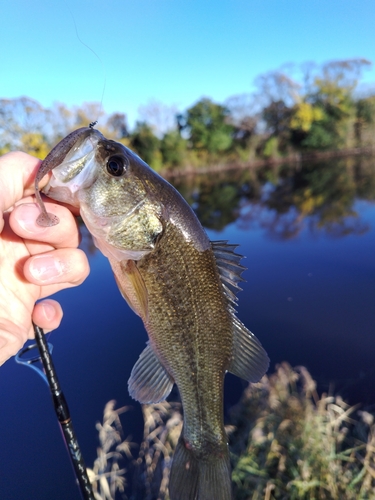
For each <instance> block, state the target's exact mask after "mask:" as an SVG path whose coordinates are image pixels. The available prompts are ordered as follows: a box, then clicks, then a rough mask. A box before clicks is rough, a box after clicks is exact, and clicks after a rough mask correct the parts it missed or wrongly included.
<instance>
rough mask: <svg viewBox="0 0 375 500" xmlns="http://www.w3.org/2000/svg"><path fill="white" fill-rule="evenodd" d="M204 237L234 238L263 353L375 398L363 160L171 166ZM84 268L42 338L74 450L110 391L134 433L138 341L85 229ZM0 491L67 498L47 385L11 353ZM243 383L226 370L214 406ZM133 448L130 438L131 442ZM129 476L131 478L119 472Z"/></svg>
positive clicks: (372, 164) (369, 221) (368, 188)
mask: <svg viewBox="0 0 375 500" xmlns="http://www.w3.org/2000/svg"><path fill="white" fill-rule="evenodd" d="M172 183H174V184H175V185H176V187H177V188H178V189H179V190H180V191H181V193H182V194H183V195H184V197H185V198H186V199H187V200H188V201H189V203H191V205H192V206H193V208H194V210H195V211H196V213H197V215H198V217H199V218H200V220H201V222H202V223H203V225H204V226H205V228H206V229H207V232H208V234H209V237H210V238H211V239H212V240H216V239H220V240H223V239H225V240H226V239H227V240H229V241H230V242H232V243H238V244H239V245H240V246H239V248H238V252H239V253H241V254H243V255H245V256H246V259H244V261H243V264H244V265H246V266H247V268H248V269H247V271H246V272H245V273H244V278H245V279H246V280H247V281H246V282H245V283H243V286H242V288H243V291H242V292H241V293H240V294H239V305H238V315H239V317H240V319H241V320H242V321H243V322H244V323H245V324H246V326H248V328H250V329H251V330H252V331H253V332H254V333H255V334H256V335H257V337H258V338H259V339H260V341H261V342H262V344H263V346H264V347H265V349H266V350H267V352H268V354H269V357H270V359H271V366H270V372H273V371H274V368H275V365H276V364H277V363H280V362H282V361H284V360H285V361H288V362H289V363H290V364H291V365H292V366H297V365H304V366H306V367H307V368H308V369H309V371H310V372H311V374H312V376H313V378H314V379H315V380H316V381H317V382H318V389H319V391H334V392H336V393H337V392H340V393H341V394H342V395H343V397H344V398H345V399H346V400H347V401H349V402H350V403H351V404H356V403H362V405H363V406H366V408H368V409H370V410H371V409H374V408H375V392H374V387H375V365H374V355H375V339H374V333H375V332H374V330H375V327H374V325H375V258H374V255H375V159H374V158H371V157H355V158H346V159H339V160H329V161H324V162H314V163H301V164H300V165H297V166H296V165H281V166H278V167H274V168H271V167H270V168H268V169H263V170H261V171H252V170H241V171H231V172H226V173H225V172H222V173H215V174H211V175H204V176H195V177H191V178H188V179H183V178H177V179H175V180H174V181H173V180H172ZM82 247H83V248H84V249H85V250H86V251H87V253H88V255H89V258H90V263H91V268H92V271H91V274H90V277H89V278H88V279H87V281H86V282H85V283H84V284H83V285H82V286H80V287H79V288H76V289H71V290H66V291H64V292H61V293H59V295H58V298H59V300H60V302H61V304H62V305H63V308H64V311H65V316H64V319H63V322H62V325H61V327H60V328H59V329H58V330H57V331H56V332H53V333H52V334H51V335H50V336H49V340H50V342H52V344H53V345H54V351H53V359H54V362H55V366H56V369H57V372H58V375H59V379H60V382H61V385H62V388H63V390H64V393H65V395H66V397H67V400H68V404H69V407H70V410H71V414H72V418H73V423H74V426H75V429H76V432H77V435H78V439H79V442H80V445H81V448H82V451H83V454H84V457H85V461H86V464H87V465H88V466H92V464H93V461H94V459H95V458H96V448H97V446H98V438H97V430H96V428H95V424H96V422H98V421H101V419H102V414H103V409H104V406H105V404H106V403H107V402H108V401H109V400H112V399H114V400H116V401H117V405H118V406H119V407H120V406H124V405H130V406H132V409H131V410H129V411H128V412H126V413H125V414H124V415H123V417H122V424H123V427H124V430H125V433H126V434H131V435H132V441H134V442H138V443H139V442H140V439H141V436H142V428H143V424H142V414H141V410H140V405H139V404H138V403H136V402H134V401H132V400H131V399H130V397H129V395H128V390H127V380H128V378H129V375H130V371H131V369H132V367H133V365H134V363H135V362H136V360H137V359H138V356H139V354H140V353H141V351H142V350H143V348H144V345H145V342H146V340H147V336H146V333H145V331H144V328H143V325H142V323H141V321H140V320H139V318H138V317H137V316H135V314H134V313H133V312H132V311H130V309H129V308H128V306H127V305H126V303H125V302H124V300H123V299H122V297H121V296H120V294H119V292H118V290H117V287H116V284H115V281H114V279H113V276H112V272H111V270H110V267H109V265H108V263H107V261H106V259H105V258H104V257H103V256H102V255H101V254H99V252H97V251H95V250H94V248H93V245H92V242H91V240H90V238H89V236H88V235H87V234H84V238H83V241H82ZM0 370H1V378H0V395H1V399H2V411H1V413H0V426H1V447H0V464H1V466H0V492H1V493H0V497H1V499H2V500H12V499H16V498H33V499H34V498H35V499H38V500H50V499H54V500H66V499H68V498H69V499H71V500H74V499H76V498H77V499H79V498H80V497H79V493H78V491H77V488H76V486H75V483H74V478H73V473H72V471H71V469H70V464H69V460H68V456H67V453H66V450H64V445H63V442H62V438H61V436H60V434H59V430H58V424H57V421H56V417H55V414H54V411H53V408H52V404H51V400H50V396H49V392H48V389H47V386H46V385H45V384H44V383H43V382H42V380H41V379H40V378H39V377H37V375H36V374H34V373H33V372H32V371H31V370H29V369H28V368H25V367H22V366H20V365H17V364H16V363H15V362H14V360H10V361H8V362H7V363H6V364H5V365H4V366H2V367H1V369H0ZM244 387H245V383H244V382H243V381H241V380H239V379H237V378H235V377H233V376H228V377H227V380H226V398H225V408H226V410H227V409H228V408H229V407H230V406H232V405H233V404H235V403H236V402H237V401H238V399H239V397H240V395H241V392H242V390H243V388H244ZM135 453H137V449H136V448H135ZM128 480H129V481H130V480H131V478H128Z"/></svg>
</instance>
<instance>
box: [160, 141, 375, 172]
mask: <svg viewBox="0 0 375 500" xmlns="http://www.w3.org/2000/svg"><path fill="white" fill-rule="evenodd" d="M361 155H366V156H367V155H375V146H369V147H365V148H349V149H337V150H333V151H316V152H310V153H294V154H292V155H289V156H280V157H278V158H260V159H257V160H250V161H246V162H241V161H236V162H229V163H217V164H212V165H208V166H206V167H193V166H192V165H186V166H185V167H181V168H178V167H177V168H175V169H174V170H164V169H163V170H161V171H160V172H158V173H159V174H160V175H161V176H162V177H164V178H176V177H184V176H190V175H197V174H209V173H215V172H225V171H230V170H241V169H242V170H244V169H247V168H248V169H256V168H260V167H268V166H275V165H280V164H282V163H294V164H296V165H298V164H299V163H302V162H304V161H313V160H321V159H328V158H340V157H342V158H344V157H347V156H361Z"/></svg>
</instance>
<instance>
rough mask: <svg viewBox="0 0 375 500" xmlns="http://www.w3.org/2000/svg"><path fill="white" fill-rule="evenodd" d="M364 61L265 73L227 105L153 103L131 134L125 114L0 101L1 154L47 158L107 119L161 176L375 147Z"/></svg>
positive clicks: (111, 130)
mask: <svg viewBox="0 0 375 500" xmlns="http://www.w3.org/2000/svg"><path fill="white" fill-rule="evenodd" d="M369 65H370V62H369V61H367V60H365V59H350V60H342V61H333V62H329V63H326V64H323V65H322V66H320V67H318V66H315V65H313V64H306V63H305V64H303V65H301V67H300V68H299V69H298V68H294V69H293V72H294V73H296V72H297V74H298V77H297V78H292V77H291V76H290V75H289V74H287V73H292V70H291V69H290V68H289V70H288V71H286V70H277V71H272V72H269V73H266V74H264V75H260V76H259V77H258V78H257V79H256V80H255V85H256V88H257V90H256V92H255V93H253V94H242V95H237V96H232V97H229V98H228V99H227V100H226V101H225V102H224V103H215V102H213V101H212V100H211V99H209V98H207V97H203V98H201V99H200V100H199V101H198V102H196V103H195V104H194V105H192V106H191V107H189V108H188V109H187V110H185V111H183V112H178V110H177V109H176V108H175V107H171V108H168V107H167V106H164V105H163V104H161V103H158V102H155V101H153V102H150V103H149V104H148V105H146V106H143V107H141V108H140V114H141V120H139V121H137V123H136V124H135V126H134V129H133V130H130V129H129V127H128V125H127V121H126V115H125V114H124V113H122V112H117V113H113V114H112V115H110V116H106V115H105V114H104V112H103V111H101V109H100V106H99V105H98V104H96V103H86V104H84V105H83V106H81V107H74V108H71V109H69V108H67V107H66V106H65V105H63V104H60V103H57V104H55V105H54V106H53V107H52V108H50V109H46V108H43V107H42V106H41V105H40V104H39V103H38V102H36V101H34V100H32V99H30V98H27V97H21V98H18V99H1V100H0V153H5V152H7V151H11V150H14V149H22V150H24V151H26V152H29V153H31V154H33V155H36V156H38V157H40V158H43V157H44V156H45V155H46V153H47V152H48V151H49V150H50V149H51V147H52V146H53V145H54V144H55V143H56V142H57V141H59V140H60V139H61V138H62V137H64V136H65V135H67V134H68V133H69V132H71V131H72V130H74V129H75V128H78V127H80V126H87V124H88V123H90V122H91V121H92V120H94V119H97V118H100V130H101V131H102V132H103V134H104V135H105V136H107V137H108V138H111V139H114V140H117V141H120V142H122V143H123V144H125V145H127V146H130V147H131V148H132V149H134V150H135V151H136V152H137V153H138V154H139V156H140V157H141V158H143V159H144V160H145V161H146V162H147V163H149V164H150V165H151V166H152V167H153V168H154V169H156V170H158V171H163V172H167V171H168V170H169V171H175V170H176V169H178V168H188V169H189V170H194V169H196V168H199V167H206V166H207V165H213V164H218V165H225V164H233V163H239V162H242V163H244V162H249V161H252V160H254V159H263V160H273V159H279V160H280V158H283V157H290V156H291V155H295V154H296V153H309V152H310V153H311V152H314V151H322V150H338V149H353V148H366V147H370V148H374V146H375V95H374V94H373V92H374V89H372V93H371V92H369V91H368V92H367V93H366V94H365V93H364V92H363V91H362V93H360V92H359V90H358V84H359V83H360V76H361V73H362V71H363V70H364V69H365V68H366V67H367V66H369Z"/></svg>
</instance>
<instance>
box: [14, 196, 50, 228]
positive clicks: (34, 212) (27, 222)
mask: <svg viewBox="0 0 375 500" xmlns="http://www.w3.org/2000/svg"><path fill="white" fill-rule="evenodd" d="M39 214H40V209H39V207H38V205H36V204H35V203H24V204H23V205H19V206H18V207H17V214H16V217H17V221H18V224H19V225H20V226H21V227H22V229H23V230H25V231H28V232H30V233H35V231H36V230H38V232H39V233H40V232H41V231H44V230H45V229H46V228H45V227H41V226H39V225H38V224H37V223H36V219H37V217H38V216H39Z"/></svg>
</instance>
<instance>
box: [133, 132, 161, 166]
mask: <svg viewBox="0 0 375 500" xmlns="http://www.w3.org/2000/svg"><path fill="white" fill-rule="evenodd" d="M129 139H130V147H131V148H133V149H134V150H135V151H136V153H137V154H138V155H139V156H140V157H141V158H142V160H144V161H145V162H146V163H147V164H148V165H150V167H152V168H154V169H155V170H160V169H161V167H162V157H161V152H160V140H159V139H158V138H157V137H156V136H155V135H154V133H153V131H152V128H151V127H150V126H149V125H148V124H147V123H145V122H137V123H136V125H135V129H134V131H133V132H132V134H130V138H129Z"/></svg>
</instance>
